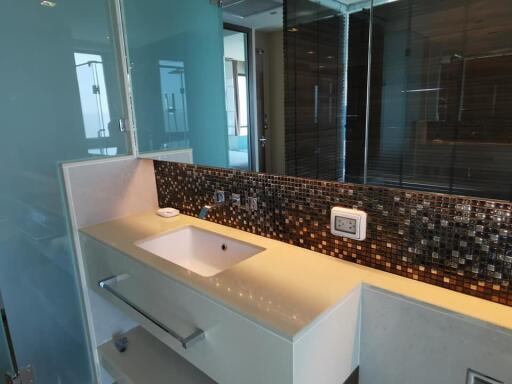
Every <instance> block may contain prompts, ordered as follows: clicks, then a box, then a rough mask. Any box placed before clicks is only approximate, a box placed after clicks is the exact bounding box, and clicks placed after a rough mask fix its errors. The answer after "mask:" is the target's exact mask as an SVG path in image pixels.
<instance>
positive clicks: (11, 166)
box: [0, 0, 129, 384]
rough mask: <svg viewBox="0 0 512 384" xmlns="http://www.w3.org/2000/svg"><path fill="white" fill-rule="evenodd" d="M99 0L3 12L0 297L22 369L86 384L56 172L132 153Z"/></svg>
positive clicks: (14, 6)
mask: <svg viewBox="0 0 512 384" xmlns="http://www.w3.org/2000/svg"><path fill="white" fill-rule="evenodd" d="M108 4H109V2H107V1H106V0H87V1H81V0H66V1H63V0H53V1H39V0H36V1H27V0H3V1H2V10H1V12H0V87H1V88H0V89H1V92H0V132H1V139H0V180H1V181H0V183H1V188H0V290H1V291H2V294H3V298H4V304H5V308H6V311H7V316H8V317H9V321H10V325H11V327H10V328H11V334H12V339H13V342H14V347H15V350H16V356H17V361H18V365H19V366H20V367H23V366H26V365H28V364H31V365H32V366H33V367H34V371H35V375H36V380H37V383H38V384H46V383H48V384H56V383H73V384H77V383H91V382H92V376H91V363H90V357H89V353H88V350H89V349H88V347H87V337H86V332H85V329H86V328H85V323H84V316H83V308H82V304H81V300H80V295H79V289H78V279H77V272H76V265H75V261H74V257H73V253H72V247H71V240H70V235H69V231H68V229H67V217H66V214H65V210H64V202H63V190H62V188H61V183H60V180H59V168H58V165H59V163H60V162H63V161H69V160H79V159H86V158H91V157H95V156H104V155H121V154H126V153H127V152H128V148H129V145H128V138H127V136H126V134H125V133H122V132H120V131H119V129H117V128H116V127H117V121H118V119H119V118H120V117H122V115H123V108H122V106H123V103H122V102H121V100H122V99H121V93H120V83H119V78H118V70H117V66H116V57H115V52H116V50H115V49H114V48H115V47H114V43H113V41H114V39H113V33H112V31H111V21H110V20H111V18H110V11H109V8H108Z"/></svg>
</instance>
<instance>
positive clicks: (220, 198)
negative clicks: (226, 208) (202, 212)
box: [213, 190, 226, 204]
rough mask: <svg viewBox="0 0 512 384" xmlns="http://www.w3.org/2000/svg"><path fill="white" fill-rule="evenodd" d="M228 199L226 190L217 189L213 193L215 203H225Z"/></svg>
mask: <svg viewBox="0 0 512 384" xmlns="http://www.w3.org/2000/svg"><path fill="white" fill-rule="evenodd" d="M225 201H226V195H225V193H224V191H220V190H217V191H215V192H214V193H213V202H214V203H215V204H224V202H225Z"/></svg>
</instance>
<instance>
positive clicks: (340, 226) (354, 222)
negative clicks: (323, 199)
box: [331, 207, 367, 240]
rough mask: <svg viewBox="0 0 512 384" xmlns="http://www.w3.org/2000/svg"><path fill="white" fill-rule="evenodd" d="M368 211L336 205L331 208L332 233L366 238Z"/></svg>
mask: <svg viewBox="0 0 512 384" xmlns="http://www.w3.org/2000/svg"><path fill="white" fill-rule="evenodd" d="M366 219H367V214H366V212H363V211H359V210H357V209H349V208H342V207H334V208H333V209H332V210H331V233H332V234H333V235H335V236H343V237H348V238H349V239H354V240H364V239H366Z"/></svg>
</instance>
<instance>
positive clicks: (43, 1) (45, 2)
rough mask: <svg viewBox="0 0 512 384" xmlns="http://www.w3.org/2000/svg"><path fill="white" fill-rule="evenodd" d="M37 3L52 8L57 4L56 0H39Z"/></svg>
mask: <svg viewBox="0 0 512 384" xmlns="http://www.w3.org/2000/svg"><path fill="white" fill-rule="evenodd" d="M39 4H41V5H42V6H43V7H47V8H53V7H56V6H57V2H55V1H51V0H41V2H40V3H39Z"/></svg>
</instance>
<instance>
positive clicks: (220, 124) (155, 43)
mask: <svg viewBox="0 0 512 384" xmlns="http://www.w3.org/2000/svg"><path fill="white" fill-rule="evenodd" d="M123 4H124V13H125V27H126V35H127V44H128V51H129V56H130V64H131V65H130V66H131V76H132V83H133V84H132V85H133V97H134V105H135V117H136V123H137V137H138V146H139V151H140V152H142V153H144V152H154V151H162V150H167V149H178V148H192V149H193V154H194V162H195V163H198V164H207V165H212V166H221V167H226V166H227V165H228V137H227V129H226V126H227V119H226V107H225V95H224V59H223V23H222V13H221V11H220V9H219V8H218V7H217V6H215V5H212V4H210V2H209V1H205V0H187V1H181V0H179V1H178V0H155V1H151V2H143V1H139V0H125V1H123Z"/></svg>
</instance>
